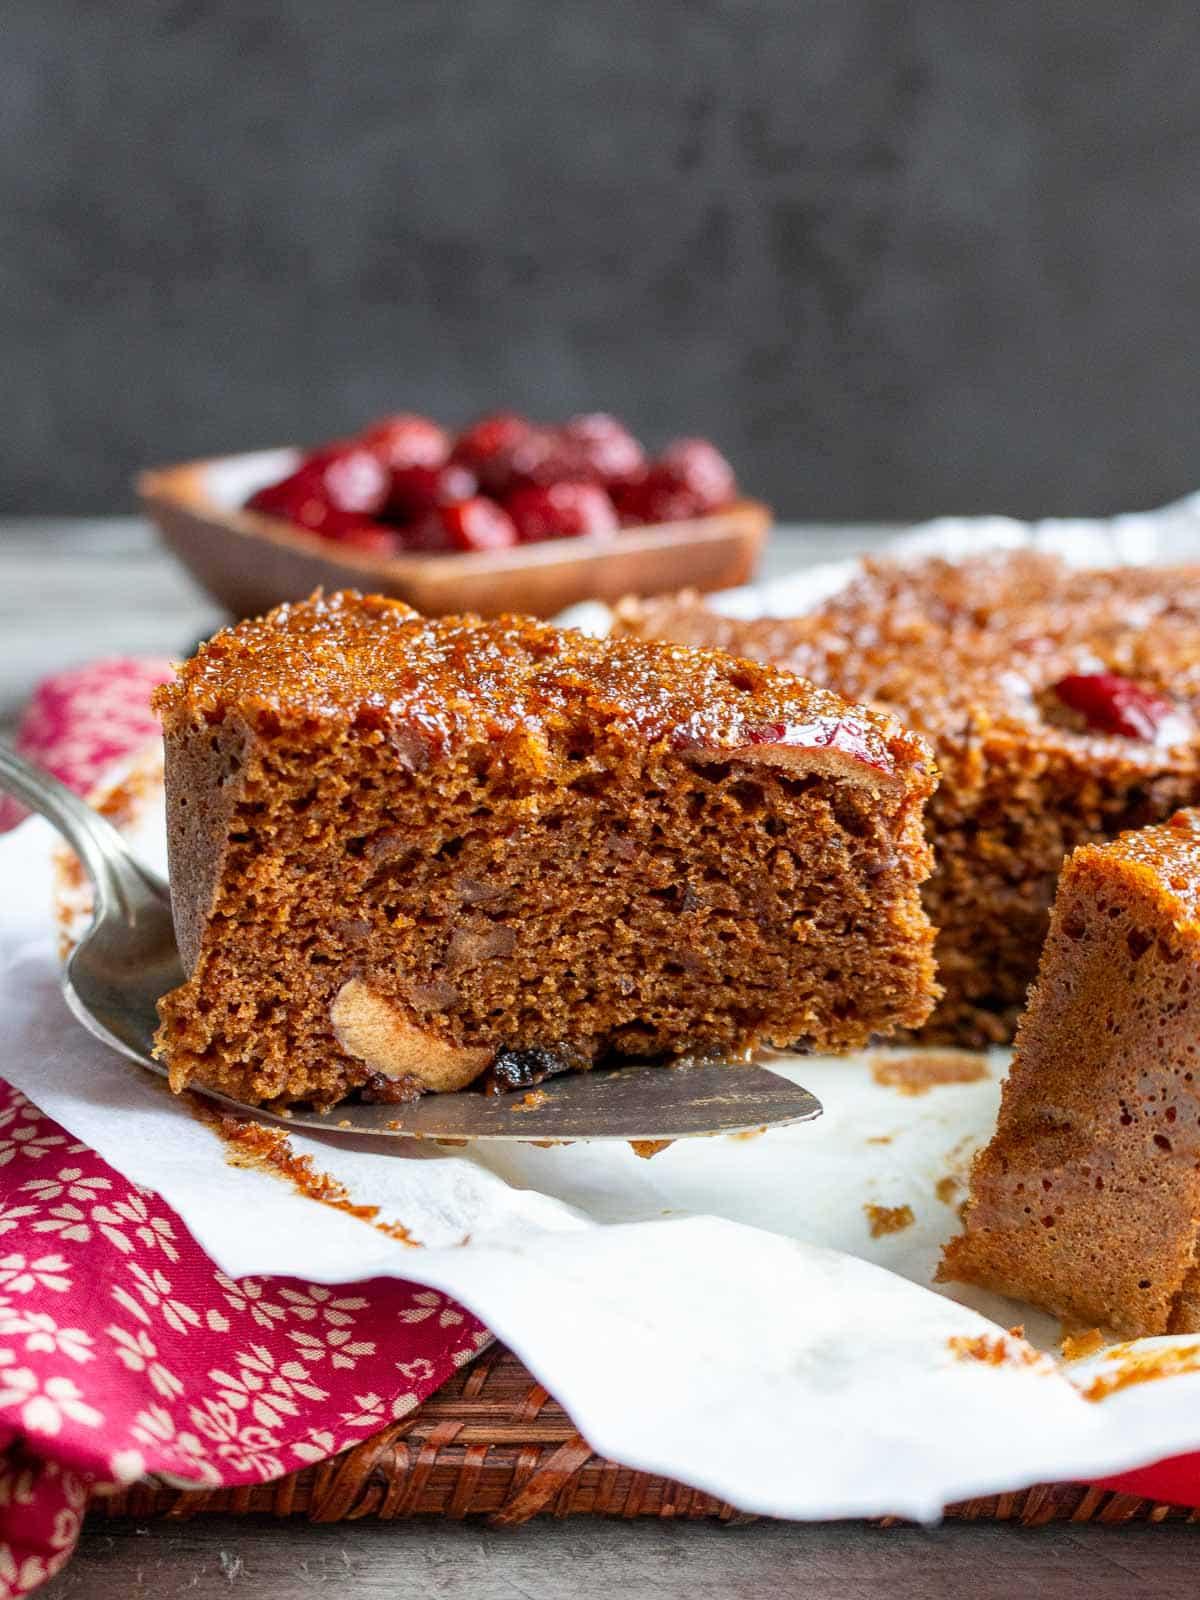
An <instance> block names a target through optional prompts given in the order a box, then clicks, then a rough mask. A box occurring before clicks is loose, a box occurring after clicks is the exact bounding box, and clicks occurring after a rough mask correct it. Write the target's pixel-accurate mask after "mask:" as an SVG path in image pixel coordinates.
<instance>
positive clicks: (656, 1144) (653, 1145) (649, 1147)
mask: <svg viewBox="0 0 1200 1600" xmlns="http://www.w3.org/2000/svg"><path fill="white" fill-rule="evenodd" d="M674 1143H675V1141H674V1139H631V1140H630V1141H629V1148H630V1149H631V1150H632V1151H633V1153H634V1155H635V1156H641V1158H642V1160H643V1161H649V1160H650V1158H651V1156H656V1155H657V1154H658V1153H659V1151H660V1150H665V1149H666V1148H667V1146H668V1145H669V1144H674Z"/></svg>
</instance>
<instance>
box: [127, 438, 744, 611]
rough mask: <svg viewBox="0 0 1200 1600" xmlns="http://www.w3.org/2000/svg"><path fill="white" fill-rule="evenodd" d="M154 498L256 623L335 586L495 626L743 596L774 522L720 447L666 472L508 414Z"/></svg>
mask: <svg viewBox="0 0 1200 1600" xmlns="http://www.w3.org/2000/svg"><path fill="white" fill-rule="evenodd" d="M139 489H140V492H141V495H142V499H143V501H144V503H145V504H146V506H147V508H148V510H149V511H150V512H151V514H152V515H153V517H154V518H155V520H156V521H157V523H158V525H159V528H160V530H161V532H162V536H163V538H164V540H165V542H166V544H167V545H168V546H169V548H170V549H171V550H172V551H173V552H174V553H175V555H176V556H177V557H178V558H179V559H180V560H181V561H182V562H183V564H184V565H185V566H186V567H187V568H188V570H189V571H190V572H191V573H192V575H193V576H194V577H195V578H197V579H198V580H199V582H200V583H201V584H202V585H203V586H204V587H205V588H206V589H207V590H208V591H209V593H210V594H212V595H214V596H215V597H216V598H217V599H218V600H219V601H221V602H222V603H223V604H224V605H225V606H227V607H228V608H229V610H231V611H233V612H234V613H236V614H237V615H240V616H245V615H249V614H251V613H254V612H258V611H262V610H265V609H267V608H268V607H270V606H272V605H275V604H276V603H277V602H279V601H280V600H291V599H298V598H301V597H302V596H304V595H306V594H309V593H311V591H312V590H313V589H315V588H317V587H319V586H323V587H325V588H336V587H343V588H344V587H351V588H357V589H364V588H365V589H371V590H373V591H375V592H377V593H384V594H390V595H395V596H397V597H398V598H400V599H402V600H407V601H408V602H409V604H410V605H414V606H416V607H417V609H418V610H420V611H424V612H426V613H427V614H429V615H438V614H442V613H446V612H455V611H474V612H479V613H481V614H483V615H485V616H494V615H497V614H498V613H500V612H504V611H521V612H526V613H529V614H532V615H534V616H550V615H553V614H554V613H555V612H556V611H560V610H562V608H563V607H564V606H567V605H572V604H574V603H575V602H576V601H578V600H589V599H598V600H617V599H620V598H621V596H623V595H627V594H642V595H646V594H658V593H664V592H666V591H668V590H672V589H677V588H680V587H682V586H683V585H684V584H686V585H687V586H688V587H690V588H695V589H723V588H729V587H731V586H733V585H736V584H740V583H745V582H746V581H747V580H748V579H749V578H750V577H751V576H752V575H753V572H754V568H755V566H756V564H757V561H758V557H759V555H760V553H761V550H762V546H763V542H764V540H765V538H766V534H767V530H768V529H769V527H770V522H771V517H770V512H769V511H768V510H767V508H766V506H764V505H761V504H759V503H758V502H756V501H752V500H747V499H745V498H743V497H742V496H741V495H740V494H739V492H738V487H737V481H736V479H735V477H734V473H733V469H732V468H731V467H730V465H729V463H728V462H727V461H726V459H725V457H724V456H723V455H722V454H721V453H720V451H719V450H718V449H717V448H716V446H715V445H713V444H710V443H709V441H708V440H706V439H677V440H675V441H674V442H673V443H671V444H668V445H667V446H666V448H665V449H663V450H662V451H660V452H659V453H658V454H657V455H654V456H650V455H648V454H647V452H646V451H645V450H644V449H643V447H642V445H641V444H640V443H639V441H638V440H637V439H636V438H635V437H634V436H633V434H632V433H631V432H630V431H629V429H628V428H627V427H626V426H625V425H624V423H622V422H620V421H619V420H618V419H617V418H616V417H612V416H609V415H607V414H606V413H601V412H595V413H591V414H589V415H586V416H577V417H571V418H570V419H569V420H568V421H566V422H563V423H558V424H553V425H550V424H545V423H537V422H531V421H530V420H529V419H528V418H526V417H520V416H517V415H515V414H514V413H512V412H500V413H496V414H495V415H492V416H487V417H483V418H482V419H480V420H479V421H478V422H474V423H472V424H471V425H470V426H469V427H466V428H463V429H461V430H460V431H459V432H458V433H452V432H450V431H449V430H447V429H446V428H443V427H442V426H440V424H438V423H436V422H433V421H431V420H430V419H429V418H428V417H423V416H418V415H415V414H413V413H403V414H401V415H398V416H392V417H386V418H383V419H382V420H380V421H378V422H375V423H372V424H371V426H370V427H367V428H365V429H364V430H363V431H362V432H361V433H359V434H357V435H355V436H354V437H353V438H350V439H342V440H338V441H337V442H336V443H331V444H325V445H321V446H318V447H317V448H316V449H313V450H308V451H301V450H298V449H285V450H269V451H257V452H255V453H253V454H248V455H239V456H225V457H221V458H219V459H215V460H210V461H192V462H186V463H184V464H182V465H180V466H174V467H164V468H158V469H156V470H154V471H151V472H147V473H144V474H143V475H142V478H141V479H140V482H139Z"/></svg>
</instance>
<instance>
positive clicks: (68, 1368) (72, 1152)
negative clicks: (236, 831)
mask: <svg viewBox="0 0 1200 1600" xmlns="http://www.w3.org/2000/svg"><path fill="white" fill-rule="evenodd" d="M169 671H170V668H169V666H168V664H167V663H166V662H147V661H106V662H102V663H99V664H97V665H96V666H94V667H88V668H82V669H80V670H78V671H75V672H71V673H66V674H63V675H62V676H61V677H57V678H55V679H52V680H51V681H49V682H48V683H45V684H43V685H41V686H40V688H39V689H38V691H37V693H36V694H35V696H34V699H33V701H32V703H31V706H30V710H29V712H28V714H27V716H26V717H25V719H24V722H23V723H22V726H21V728H20V730H19V732H18V738H17V743H18V746H19V748H20V749H21V750H22V751H23V752H24V753H25V754H27V755H29V756H30V757H31V758H33V759H35V760H37V761H39V762H40V763H41V764H42V765H44V766H46V767H48V768H49V769H50V770H51V771H54V772H56V773H57V774H58V775H59V776H60V777H62V778H63V779H64V781H66V782H68V783H70V784H71V785H72V787H74V788H76V789H80V790H86V789H87V788H89V787H90V786H91V785H92V784H93V783H94V782H95V780H96V779H97V778H98V777H99V775H100V774H101V772H102V771H103V770H104V769H105V768H106V767H108V766H110V765H111V764H112V763H113V762H114V761H115V760H119V759H120V758H121V757H122V756H124V755H128V754H129V753H131V752H132V751H133V750H135V749H137V748H139V747H141V746H143V745H145V744H146V743H147V742H148V741H149V740H150V739H153V738H154V737H155V735H156V731H157V725H156V723H155V721H154V719H153V717H152V716H151V713H150V710H149V706H148V697H149V692H150V689H151V687H152V686H153V685H154V684H155V683H158V682H161V681H162V679H163V678H164V677H166V676H167V675H168V674H169ZM13 820H14V819H13V818H12V817H11V816H10V817H9V818H8V819H7V820H6V821H5V822H3V823H0V825H7V826H11V825H12V821H13ZM488 1337H489V1335H488V1334H487V1332H486V1330H485V1329H484V1328H483V1327H482V1326H481V1325H480V1324H479V1323H478V1322H477V1321H475V1319H474V1318H473V1317H471V1316H469V1315H468V1314H467V1313H466V1312H465V1311H463V1310H461V1309H460V1308H459V1307H458V1306H456V1305H455V1304H454V1303H453V1302H452V1301H450V1300H447V1299H446V1297H445V1296H444V1295H441V1294H439V1293H437V1292H436V1291H435V1290H432V1289H426V1288H424V1287H422V1286H420V1285H417V1284H408V1283H401V1282H398V1281H396V1280H395V1279H392V1278H378V1279H372V1280H370V1281H367V1282H361V1283H353V1284H347V1285H344V1286H340V1287H332V1288H331V1287H329V1286H327V1285H322V1284H312V1283H304V1282H302V1281H301V1280H299V1279H294V1278H244V1279H241V1280H239V1281H237V1282H235V1281H234V1280H232V1279H230V1278H227V1277H226V1276H225V1275H224V1274H223V1273H222V1272H220V1271H218V1270H217V1268H216V1267H215V1266H214V1265H213V1263H212V1262H211V1261H210V1260H209V1259H208V1257H207V1256H206V1255H205V1254H204V1253H203V1251H202V1250H201V1249H200V1248H199V1246H198V1245H197V1244H196V1243H195V1241H194V1240H193V1239H192V1238H191V1236H190V1235H189V1233H188V1232H187V1229H186V1228H185V1227H184V1226H183V1224H182V1223H181V1222H180V1220H179V1218H178V1217H177V1216H176V1215H175V1213H174V1212H173V1211H172V1210H171V1209H170V1208H169V1207H168V1206H167V1205H166V1204H165V1203H164V1202H163V1201H162V1200H161V1199H159V1197H158V1196H157V1195H156V1194H154V1193H153V1192H151V1191H150V1190H146V1189H142V1188H140V1187H139V1186H137V1185H136V1184H132V1183H130V1182H129V1181H128V1180H127V1179H125V1178H122V1177H121V1176H120V1174H119V1173H117V1172H115V1171H114V1170H113V1168H112V1167H110V1166H108V1165H107V1164H106V1163H105V1162H103V1161H101V1160H100V1158H99V1157H98V1156H97V1155H96V1154H95V1153H94V1152H93V1151H91V1150H89V1149H88V1148H87V1146H86V1145H82V1144H79V1143H76V1142H75V1141H74V1140H73V1139H72V1138H71V1136H70V1134H68V1133H67V1132H66V1131H65V1130H64V1129H63V1128H61V1127H60V1126H59V1125H58V1124H57V1123H55V1122H52V1121H51V1120H50V1119H49V1118H48V1117H46V1116H44V1115H43V1114H42V1113H41V1112H40V1111H39V1110H38V1108H37V1107H36V1106H34V1105H31V1104H30V1102H29V1101H28V1100H26V1099H25V1097H24V1096H23V1095H21V1094H20V1093H19V1092H18V1091H17V1090H15V1089H13V1088H12V1087H11V1086H10V1085H9V1084H7V1083H4V1082H3V1081H2V1080H0V1596H2V1597H8V1596H15V1595H22V1594H26V1593H28V1592H29V1590H31V1589H33V1588H35V1587H36V1586H37V1585H38V1584H39V1583H42V1582H43V1581H44V1580H45V1579H46V1578H48V1577H49V1576H51V1574H52V1573H54V1572H56V1571H58V1569H59V1568H60V1567H61V1566H62V1565H63V1564H64V1562H65V1561H66V1560H67V1559H68V1557H69V1556H70V1554H71V1551H72V1550H73V1548H74V1546H75V1542H76V1540H77V1538H78V1536H79V1528H80V1524H81V1521H82V1518H83V1515H84V1512H85V1510H86V1508H87V1503H88V1499H89V1498H90V1496H91V1495H92V1494H96V1493H103V1492H104V1490H105V1489H106V1488H111V1487H113V1486H116V1485H119V1484H124V1483H129V1482H131V1481H132V1480H134V1479H136V1478H138V1477H140V1476H142V1475H143V1474H145V1473H162V1474H166V1475H168V1476H169V1477H171V1478H172V1479H174V1480H179V1481H183V1482H187V1483H193V1484H197V1485H215V1484H246V1483H261V1482H263V1481H264V1480H266V1479H269V1478H274V1477H278V1476H280V1474H282V1473H285V1472H291V1471H293V1470H294V1469H296V1468H297V1467H302V1466H305V1465H307V1464H309V1463H312V1462H315V1461H321V1460H323V1459H324V1458H325V1457H326V1456H330V1455H333V1454H334V1453H335V1452H337V1451H339V1450H343V1449H345V1448H346V1446H348V1445H352V1444H355V1443H357V1442H358V1441H359V1440H361V1439H364V1438H366V1437H367V1436H368V1435H369V1434H370V1433H371V1432H373V1431H374V1430H376V1429H378V1428H381V1427H383V1426H384V1425H385V1424H387V1423H389V1422H393V1421H396V1420H397V1419H399V1418H401V1417H404V1416H406V1415H407V1414H408V1413H409V1412H410V1411H412V1410H413V1409H414V1408H415V1407H416V1406H418V1405H419V1404H420V1403H421V1401H422V1400H424V1399H425V1397H426V1395H428V1394H429V1393H430V1392H431V1391H432V1390H434V1389H436V1388H437V1387H438V1385H439V1384H441V1383H443V1382H444V1381H445V1380H446V1378H448V1377H449V1376H450V1374H451V1373H452V1372H453V1371H454V1369H455V1368H456V1367H458V1366H461V1365H462V1363H463V1362H465V1361H467V1360H469V1359H470V1358H471V1356H473V1355H474V1354H475V1353H476V1351H477V1350H479V1349H480V1347H481V1346H482V1345H483V1344H485V1343H486V1342H487V1340H488Z"/></svg>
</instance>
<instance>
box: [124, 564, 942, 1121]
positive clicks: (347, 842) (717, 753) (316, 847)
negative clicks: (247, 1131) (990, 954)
mask: <svg viewBox="0 0 1200 1600" xmlns="http://www.w3.org/2000/svg"><path fill="white" fill-rule="evenodd" d="M156 704H157V707H158V710H159V712H160V715H161V716H162V719H163V725H164V735H165V741H166V750H167V774H166V776H167V806H168V842H169V850H170V865H171V881H172V896H173V903H174V910H175V920H176V928H177V932H178V936H179V943H180V950H181V954H182V956H183V960H184V965H185V971H187V972H188V974H189V976H188V979H187V981H186V982H185V983H184V984H183V985H182V986H181V987H180V988H179V989H177V990H175V991H174V992H173V993H172V994H170V995H168V996H167V997H166V998H165V999H164V1001H163V1002H162V1004H161V1007H160V1011H161V1017H162V1026H161V1029H160V1033H159V1050H160V1052H161V1054H162V1055H163V1056H164V1057H165V1059H166V1061H167V1063H168V1065H169V1068H170V1072H171V1075H172V1081H173V1083H174V1084H175V1086H176V1087H181V1086H182V1085H183V1084H185V1083H187V1082H189V1081H193V1080H195V1081H198V1082H202V1083H204V1084H208V1085H211V1086H213V1087H216V1088H218V1089H221V1090H223V1091H224V1092H225V1093H228V1094H231V1095H233V1096H235V1097H236V1098H239V1099H243V1100H248V1101H252V1102H255V1103H287V1102H290V1101H306V1102H312V1103H316V1104H333V1103H335V1102H336V1101H338V1100H340V1099H343V1098H345V1097H346V1096H347V1095H348V1094H352V1093H357V1094H361V1095H363V1096H365V1097H366V1098H372V1099H385V1100H388V1099H391V1100H396V1101H402V1100H403V1099H405V1098H411V1097H413V1096H415V1095H417V1094H420V1093H423V1092H426V1091H428V1090H430V1089H454V1088H459V1087H462V1086H464V1085H465V1084H466V1083H468V1082H471V1081H474V1080H476V1079H478V1078H479V1077H480V1076H481V1074H485V1073H491V1074H494V1076H495V1077H496V1080H497V1083H498V1084H500V1083H503V1084H505V1085H512V1086H516V1087H526V1088H528V1087H529V1086H530V1085H531V1084H533V1083H536V1082H537V1081H539V1079H540V1078H542V1077H545V1076H547V1075H549V1074H550V1073H552V1072H554V1071H559V1070H569V1069H579V1068H586V1067H588V1066H591V1065H592V1064H594V1063H596V1062H598V1061H609V1060H612V1061H618V1062H619V1061H621V1060H628V1059H654V1060H658V1059H673V1058H677V1057H679V1056H685V1055H710V1056H711V1055H719V1054H736V1053H738V1052H740V1051H744V1050H746V1049H748V1048H750V1047H752V1046H753V1045H754V1044H756V1043H758V1042H767V1041H769V1042H774V1043H778V1044H781V1045H785V1046H788V1045H795V1044H797V1043H803V1044H805V1045H808V1046H811V1047H814V1048H819V1049H822V1050H845V1049H851V1048H855V1047H857V1046H859V1045H861V1044H863V1043H865V1042H866V1040H867V1039H868V1038H869V1037H871V1036H873V1035H885V1034H887V1033H889V1032H891V1031H892V1030H894V1029H896V1028H912V1027H916V1026H918V1025H919V1024H920V1022H921V1021H922V1020H923V1018H924V1017H925V1016H926V1015H927V1014H928V1011H929V1009H930V1006H931V1005H932V1003H933V1000H934V998H935V995H936V992H937V991H936V985H935V982H934V969H933V961H932V954H931V945H932V930H931V928H930V926H929V922H928V919H927V917H926V916H925V914H924V912H923V910H922V908H921V905H920V883H921V880H922V879H923V878H924V877H925V876H926V874H927V873H928V870H929V865H930V856H929V851H928V847H927V845H926V843H925V839H924V833H923V823H922V812H923V808H924V805H925V802H926V800H927V798H928V796H929V794H930V793H931V791H932V789H933V785H934V778H935V775H934V769H933V764H932V761H931V758H930V753H929V749H928V746H927V745H926V743H925V742H924V740H923V739H921V738H920V736H918V735H914V734H911V733H909V732H907V731H905V729H904V728H903V727H902V725H901V724H900V722H899V721H898V720H897V719H896V718H895V717H894V716H892V715H891V714H890V713H887V712H884V711H877V710H869V709H865V708H863V707H858V706H853V705H848V704H847V703H846V702H845V701H844V700H843V699H842V698H841V697H839V696H837V695H835V694H833V693H832V692H830V691H827V690H821V689H816V688H814V687H813V686H812V685H811V684H808V683H806V682H804V681H803V680H802V679H800V678H798V677H797V676H795V675H794V674H793V673H791V672H789V671H787V670H781V669H777V668H774V667H771V666H769V665H765V664H762V663H757V662H752V661H745V660H736V659H733V658H731V657H729V656H727V655H725V654H723V653H720V652H716V651H708V650H696V649H692V648H690V647H687V646H683V645H678V644H662V643H654V642H643V641H639V640H620V641H600V640H594V639H590V638H587V637H585V636H584V635H581V634H578V633H574V632H571V631H564V630H559V629H555V628H552V627H550V626H548V625H545V624H540V623H532V622H526V621H523V620H522V619H517V618H501V619H499V620H497V621H492V622H482V621H480V620H479V619H477V618H470V617H466V618H440V619H437V620H427V619H424V618H421V617H419V616H417V615H416V614H415V613H414V612H412V611H411V610H410V609H409V608H408V607H406V606H403V605H401V604H399V603H397V602H394V601H389V600H385V599H382V598H379V597H366V598H363V597H361V596H358V595H354V594H338V595H332V596H328V597H326V596H321V595H316V596H314V597H312V598H311V599H310V600H308V601H305V602H302V603H298V604H294V605H287V606H282V607H279V608H278V609H277V610H276V611H274V612H272V613H270V614H269V615H268V616H266V617H263V618H260V619H256V620H253V621H249V622H245V623H241V624H238V625H237V626H236V627H234V628H230V629H227V630H225V631H223V632H222V633H220V634H218V635H217V636H216V637H215V638H214V639H213V640H211V641H210V642H209V643H208V644H207V645H204V646H202V647H201V648H200V650H199V651H198V653H197V655H196V656H195V657H194V658H193V659H192V660H191V661H189V662H187V663H186V664H185V665H184V666H183V668H182V669H181V671H180V673H179V676H178V677H177V679H176V680H175V682H174V683H173V684H170V685H167V686H165V687H164V688H163V689H162V690H161V691H159V694H158V696H157V699H156ZM489 1063H490V1065H489Z"/></svg>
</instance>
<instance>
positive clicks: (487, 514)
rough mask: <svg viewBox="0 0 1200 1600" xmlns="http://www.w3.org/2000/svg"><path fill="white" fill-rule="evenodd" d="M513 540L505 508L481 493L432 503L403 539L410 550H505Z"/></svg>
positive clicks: (512, 528) (515, 540)
mask: <svg viewBox="0 0 1200 1600" xmlns="http://www.w3.org/2000/svg"><path fill="white" fill-rule="evenodd" d="M516 542H517V530H516V527H515V526H514V524H513V520H512V518H511V517H510V516H509V514H508V512H507V511H505V509H504V507H503V506H500V505H497V504H496V502H495V501H494V500H489V499H488V497H487V496H486V495H482V494H478V495H473V496H472V497H471V499H470V500H456V501H455V502H454V503H453V504H452V505H448V506H435V507H434V509H433V510H432V511H431V512H430V513H429V514H428V516H427V517H425V518H423V519H422V521H420V522H419V523H418V524H417V525H416V527H415V528H413V529H412V531H411V532H410V533H409V535H408V537H407V540H406V543H407V544H408V546H409V548H410V549H413V550H505V549H507V548H508V547H509V546H510V545H514V544H516Z"/></svg>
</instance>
